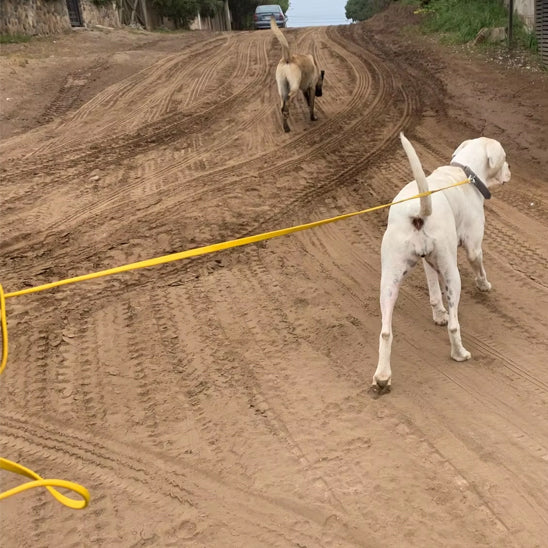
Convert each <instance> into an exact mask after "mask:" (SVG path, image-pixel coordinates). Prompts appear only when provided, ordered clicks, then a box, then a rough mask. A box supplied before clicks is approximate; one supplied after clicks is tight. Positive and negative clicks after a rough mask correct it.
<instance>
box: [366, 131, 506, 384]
mask: <svg viewBox="0 0 548 548" xmlns="http://www.w3.org/2000/svg"><path fill="white" fill-rule="evenodd" d="M400 138H401V142H402V145H403V148H404V150H405V153H406V154H407V158H408V159H409V163H410V165H411V169H412V171H413V176H414V177H415V181H412V182H410V183H409V184H407V185H406V186H405V187H404V188H403V189H402V190H401V191H400V193H399V194H398V195H397V196H396V197H395V198H394V201H397V200H401V199H403V198H408V197H410V196H414V195H415V194H416V193H417V190H418V191H419V192H420V193H422V192H426V191H427V190H429V189H430V190H434V189H437V188H442V187H444V186H448V185H451V184H453V183H457V182H459V181H462V180H464V179H465V178H466V177H468V178H469V179H470V180H471V182H472V184H465V185H462V186H457V187H455V188H451V189H448V190H445V191H443V192H438V193H436V194H432V195H429V196H426V197H422V198H420V200H418V199H417V200H410V201H408V202H404V203H402V204H398V205H394V206H392V207H391V208H390V212H389V215H388V226H387V228H386V232H385V234H384V237H383V240H382V246H381V263H382V275H381V288H380V305H381V314H382V329H381V334H380V337H379V362H378V365H377V369H376V371H375V374H374V376H373V388H374V389H376V390H378V391H381V392H382V391H384V390H389V387H390V383H391V377H392V371H391V369H390V351H391V347H392V338H393V337H392V312H393V310H394V305H395V304H396V299H397V298H398V292H399V288H400V285H401V282H402V280H403V278H404V277H405V275H406V274H407V272H409V270H410V269H411V268H413V267H414V266H415V264H416V263H417V262H418V260H419V259H420V258H422V262H423V266H424V270H425V273H426V279H427V281H428V290H429V293H430V304H431V306H432V313H433V317H434V322H435V323H436V324H438V325H446V324H447V327H448V331H449V340H450V342H451V357H452V358H453V359H454V360H456V361H464V360H468V359H470V352H468V350H466V349H465V348H464V346H463V345H462V341H461V336H460V325H459V320H458V306H459V300H460V291H461V281H460V274H459V270H458V266H457V247H458V246H459V245H462V246H464V248H465V249H466V253H467V256H468V260H469V261H470V264H471V265H472V269H473V270H474V273H475V275H476V285H477V287H478V288H479V289H480V290H481V291H489V290H490V289H491V284H490V283H489V282H488V281H487V277H486V275H485V270H484V268H483V256H482V250H481V244H482V240H483V229H484V224H485V216H484V212H483V202H484V199H489V198H490V197H491V193H490V192H489V188H493V187H494V186H497V185H501V184H503V183H506V182H508V181H509V180H510V170H509V168H508V164H507V163H506V154H505V152H504V149H503V148H502V146H501V144H500V143H499V142H498V141H495V140H494V139H487V138H486V137H480V138H479V139H471V140H468V141H464V142H463V143H462V144H461V145H460V146H459V147H458V148H457V150H455V152H454V153H453V159H452V162H451V165H450V166H442V167H439V168H437V169H436V170H435V171H434V172H432V174H431V175H430V176H429V177H426V176H425V174H424V171H423V169H422V165H421V163H420V160H419V158H418V156H417V153H416V152H415V149H414V148H413V146H412V145H411V143H410V142H409V141H408V140H407V139H406V138H405V136H404V135H403V133H401V134H400ZM417 187H418V189H417ZM438 276H439V277H440V278H441V281H442V287H443V294H444V296H445V299H446V301H447V308H448V310H446V309H445V307H444V305H443V300H442V290H441V289H440V284H439V279H438Z"/></svg>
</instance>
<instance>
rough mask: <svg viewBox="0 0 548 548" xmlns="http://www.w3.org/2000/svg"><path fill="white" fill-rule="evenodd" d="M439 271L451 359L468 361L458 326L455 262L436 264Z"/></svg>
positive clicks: (467, 353)
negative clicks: (446, 314) (441, 279)
mask: <svg viewBox="0 0 548 548" xmlns="http://www.w3.org/2000/svg"><path fill="white" fill-rule="evenodd" d="M438 267H439V271H440V273H441V276H442V278H443V283H444V293H445V298H446V300H447V308H448V309H449V319H448V322H447V331H448V332H449V341H450V342H451V357H452V358H453V359H454V360H455V361H457V362H463V361H465V360H469V359H470V357H471V356H472V355H471V354H470V352H468V350H466V348H464V346H463V345H462V340H461V336H460V324H459V316H458V311H459V301H460V291H461V281H460V273H459V269H458V267H457V263H456V257H455V261H454V262H453V261H451V263H450V264H438Z"/></svg>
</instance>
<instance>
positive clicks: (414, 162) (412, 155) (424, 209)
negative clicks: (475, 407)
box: [400, 132, 432, 217]
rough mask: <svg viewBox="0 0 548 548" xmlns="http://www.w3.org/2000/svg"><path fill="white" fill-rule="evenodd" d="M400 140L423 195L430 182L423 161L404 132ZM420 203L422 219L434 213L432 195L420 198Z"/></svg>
mask: <svg viewBox="0 0 548 548" xmlns="http://www.w3.org/2000/svg"><path fill="white" fill-rule="evenodd" d="M400 139H401V144H402V146H403V150H405V154H407V158H408V160H409V165H410V166H411V171H412V172H413V177H415V181H417V186H418V187H419V193H421V194H422V193H423V192H428V181H427V180H426V175H425V174H424V170H423V169H422V164H421V161H420V160H419V157H418V156H417V153H416V152H415V149H414V148H413V145H412V144H411V143H410V142H409V140H408V139H407V138H406V137H405V135H404V134H403V132H402V133H400ZM420 201H421V210H420V217H428V215H430V214H431V213H432V197H431V196H430V195H428V196H422V197H421V198H420Z"/></svg>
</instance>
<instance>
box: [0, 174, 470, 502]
mask: <svg viewBox="0 0 548 548" xmlns="http://www.w3.org/2000/svg"><path fill="white" fill-rule="evenodd" d="M469 182H470V180H469V179H465V180H464V181H460V182H458V183H455V184H453V185H449V186H446V187H443V188H438V189H435V190H428V191H426V192H422V193H420V194H416V195H415V196H411V197H410V198H404V199H403V200H398V201H397V202H391V203H389V204H383V205H378V206H374V207H370V208H368V209H363V210H361V211H355V212H354V213H346V214H344V215H339V216H337V217H331V218H330V219H323V220H321V221H315V222H312V223H307V224H303V225H298V226H293V227H290V228H284V229H281V230H273V231H271V232H264V233H263V234H256V235H254V236H247V237H245V238H239V239H237V240H229V241H226V242H222V243H219V244H213V245H208V246H204V247H198V248H195V249H189V250H187V251H181V252H179V253H172V254H171V255H164V256H162V257H156V258H155V259H149V260H145V261H139V262H137V263H131V264H126V265H123V266H119V267H116V268H110V269H108V270H101V271H99V272H92V273H91V274H85V275H82V276H76V277H74V278H67V279H65V280H59V281H57V282H52V283H48V284H44V285H40V286H37V287H30V288H28V289H22V290H20V291H14V292H11V293H4V290H3V288H2V285H1V284H0V313H1V322H2V362H1V364H0V375H1V374H2V372H3V371H4V368H5V367H6V363H7V360H8V329H7V321H6V303H5V300H6V299H7V298H9V297H17V296H20V295H26V294H28V293H37V292H38V291H45V290H46V289H52V288H54V287H59V286H61V285H66V284H71V283H76V282H82V281H84V280H91V279H94V278H100V277H103V276H109V275H112V274H119V273H121V272H127V271H129V270H137V269H139V268H147V267H150V266H156V265H160V264H165V263H169V262H172V261H179V260H181V259H186V258H189V257H197V256H198V255H206V254H208V253H213V252H215V251H221V250H223V249H229V248H231V247H238V246H242V245H247V244H251V243H255V242H260V241H262V240H269V239H271V238H277V237H278V236H284V235H286V234H293V233H295V232H299V231H301V230H308V229H309V228H314V227H317V226H322V225H326V224H328V223H333V222H335V221H341V220H343V219H349V218H350V217H355V216H356V215H363V214H364V213H370V212H372V211H378V210H380V209H385V208H387V207H391V206H393V205H396V204H401V203H403V202H408V201H409V200H415V199H417V198H422V197H423V196H429V195H430V194H434V193H436V192H441V191H442V190H447V189H449V188H454V187H457V186H460V185H465V184H467V183H469ZM0 468H3V469H4V470H8V471H10V472H14V473H16V474H21V475H23V476H27V477H28V478H30V479H34V480H35V481H31V482H28V483H25V484H23V485H20V486H18V487H15V488H14V489H10V490H9V491H5V492H4V493H0V500H2V499H5V498H7V497H10V496H12V495H16V494H17V493H20V492H22V491H25V490H27V489H32V488H33V487H45V488H46V489H47V490H48V491H49V492H50V493H51V494H52V495H53V496H54V497H55V498H56V499H57V500H58V501H59V502H61V503H62V504H64V505H65V506H68V507H69V508H74V509H81V508H85V507H86V506H87V505H88V503H89V492H88V490H87V489H86V488H85V487H82V486H81V485H78V484H77V483H73V482H70V481H65V480H58V479H43V478H41V477H40V476H39V475H38V474H36V473H35V472H33V471H32V470H29V469H28V468H25V467H24V466H21V465H19V464H16V463H15V462H11V461H9V460H7V459H3V458H0ZM53 487H64V488H66V489H70V490H72V491H74V492H75V493H78V494H79V495H80V496H81V497H82V499H83V500H81V501H80V500H74V499H71V498H69V497H67V496H65V495H63V494H61V493H59V491H57V490H55V489H54V488H53Z"/></svg>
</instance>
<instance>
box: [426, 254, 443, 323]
mask: <svg viewBox="0 0 548 548" xmlns="http://www.w3.org/2000/svg"><path fill="white" fill-rule="evenodd" d="M422 265H423V267H424V273H425V274H426V281H427V282H428V293H429V294H430V306H431V307H432V317H433V319H434V323H435V324H436V325H447V320H448V318H449V316H448V314H447V310H445V307H444V306H443V299H442V297H441V289H440V282H439V278H438V273H437V272H436V271H435V270H434V269H433V268H432V267H431V266H430V265H429V264H428V263H427V262H426V261H425V260H424V259H423V260H422Z"/></svg>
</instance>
